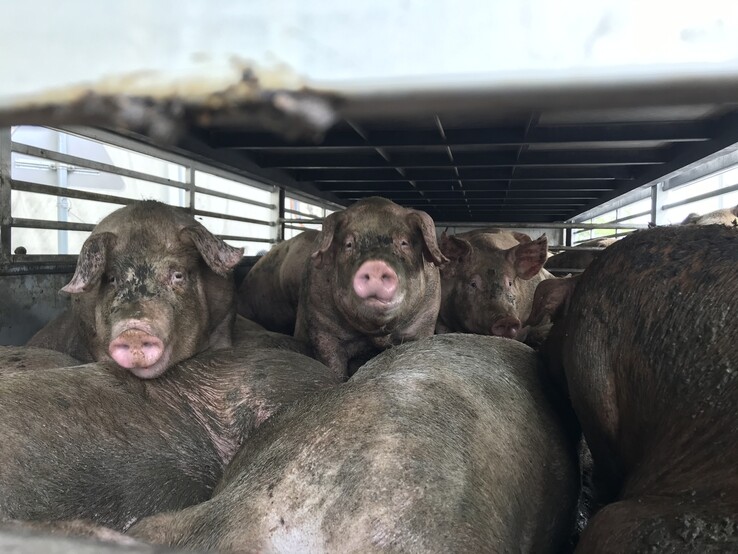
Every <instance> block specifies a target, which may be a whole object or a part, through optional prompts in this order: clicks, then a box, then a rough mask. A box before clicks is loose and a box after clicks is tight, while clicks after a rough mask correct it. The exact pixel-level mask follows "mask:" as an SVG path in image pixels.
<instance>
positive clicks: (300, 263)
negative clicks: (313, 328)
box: [238, 231, 318, 335]
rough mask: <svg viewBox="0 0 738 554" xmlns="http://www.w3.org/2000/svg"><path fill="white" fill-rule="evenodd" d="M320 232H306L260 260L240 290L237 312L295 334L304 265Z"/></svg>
mask: <svg viewBox="0 0 738 554" xmlns="http://www.w3.org/2000/svg"><path fill="white" fill-rule="evenodd" d="M317 236H318V231H304V232H302V233H300V234H299V235H297V236H295V237H293V238H291V239H289V240H286V241H284V242H281V243H279V244H278V245H277V246H275V247H274V248H272V249H271V250H270V251H269V252H267V254H266V255H264V256H262V257H261V258H259V260H258V261H257V262H256V264H254V267H252V268H251V271H249V272H248V273H247V274H246V277H245V278H244V280H243V282H242V283H241V286H240V287H239V289H238V313H239V314H240V315H242V316H243V317H245V318H247V319H251V320H253V321H255V322H257V323H259V324H261V325H263V326H264V327H265V328H266V329H268V330H269V331H275V332H277V333H284V334H288V335H292V334H294V332H295V319H296V317H297V303H298V301H299V299H300V283H301V281H302V274H303V272H304V271H305V264H307V262H308V260H309V259H310V255H311V254H312V253H313V250H314V249H313V243H314V242H315V238H316V237H317Z"/></svg>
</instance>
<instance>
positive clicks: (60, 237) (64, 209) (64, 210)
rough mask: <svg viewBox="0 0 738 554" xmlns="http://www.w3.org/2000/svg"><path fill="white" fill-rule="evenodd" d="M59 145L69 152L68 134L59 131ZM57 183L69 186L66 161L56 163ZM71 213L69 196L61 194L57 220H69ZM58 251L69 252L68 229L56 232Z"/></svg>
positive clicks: (60, 149) (62, 186)
mask: <svg viewBox="0 0 738 554" xmlns="http://www.w3.org/2000/svg"><path fill="white" fill-rule="evenodd" d="M57 145H58V146H59V152H60V153H62V154H68V153H69V152H68V148H67V135H66V134H64V133H59V140H58V142H57ZM56 184H57V186H58V187H59V188H61V189H66V188H68V187H69V168H68V167H67V166H66V164H64V163H60V162H58V163H57V164H56ZM68 215H69V198H67V197H66V196H59V198H58V199H57V201H56V220H57V221H67V220H68V219H69V218H68ZM56 248H57V250H56V253H57V254H69V231H67V230H66V229H59V230H58V231H57V232H56Z"/></svg>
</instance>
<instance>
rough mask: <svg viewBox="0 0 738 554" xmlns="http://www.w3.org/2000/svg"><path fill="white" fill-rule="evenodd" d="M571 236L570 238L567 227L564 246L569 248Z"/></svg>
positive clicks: (569, 230) (570, 234) (569, 229)
mask: <svg viewBox="0 0 738 554" xmlns="http://www.w3.org/2000/svg"><path fill="white" fill-rule="evenodd" d="M571 236H572V233H571V227H569V228H568V229H566V244H565V246H571Z"/></svg>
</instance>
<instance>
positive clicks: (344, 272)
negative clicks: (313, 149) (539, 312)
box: [295, 197, 447, 377]
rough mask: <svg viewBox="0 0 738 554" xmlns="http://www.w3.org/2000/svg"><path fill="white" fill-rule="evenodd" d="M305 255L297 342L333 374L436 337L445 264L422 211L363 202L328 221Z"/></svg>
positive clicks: (430, 221) (373, 199)
mask: <svg viewBox="0 0 738 554" xmlns="http://www.w3.org/2000/svg"><path fill="white" fill-rule="evenodd" d="M310 258H311V259H310V262H309V263H307V264H306V265H305V271H304V275H303V281H302V284H301V287H300V300H299V303H298V307H297V323H296V326H295V337H296V338H298V339H300V340H302V341H304V342H307V343H309V344H310V345H311V347H312V348H313V351H314V354H315V356H316V358H317V359H318V360H320V361H321V362H323V363H325V364H326V365H327V366H328V367H330V368H331V369H332V370H334V371H335V372H336V373H337V374H339V375H342V376H344V377H346V376H348V373H349V371H348V368H349V362H350V361H352V360H357V359H358V360H366V359H367V358H368V357H371V356H372V355H374V354H376V353H378V352H380V351H381V350H384V349H385V348H388V347H390V346H392V345H395V344H400V343H402V342H404V341H409V340H415V339H417V338H420V337H424V336H430V335H432V334H433V331H434V328H435V321H436V319H437V317H438V309H439V306H440V302H441V287H440V278H439V274H438V266H440V265H441V264H443V263H444V262H445V261H447V260H446V258H445V256H444V255H443V254H442V253H441V251H440V249H439V248H438V241H437V239H436V232H435V225H434V223H433V219H431V217H430V216H429V215H428V214H427V213H425V212H422V211H419V210H412V209H408V208H403V207H401V206H398V205H397V204H395V203H394V202H392V201H390V200H387V199H385V198H380V197H369V198H365V199H363V200H360V201H359V202H356V203H355V204H353V205H352V206H351V207H349V208H347V209H346V210H343V211H340V212H335V213H332V214H331V215H329V216H328V217H327V218H326V219H325V221H324V222H323V229H322V231H321V232H320V234H319V235H318V236H317V237H316V239H315V243H314V245H313V252H312V253H311V255H310ZM355 365H356V363H354V364H352V366H355Z"/></svg>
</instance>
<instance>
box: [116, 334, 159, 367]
mask: <svg viewBox="0 0 738 554" xmlns="http://www.w3.org/2000/svg"><path fill="white" fill-rule="evenodd" d="M108 352H109V353H110V357H111V358H113V360H115V362H116V363H117V364H118V365H120V366H121V367H124V368H126V369H133V368H147V367H151V366H152V365H154V364H155V363H156V362H158V361H159V360H160V359H161V356H162V354H163V353H164V343H163V342H162V341H161V339H159V338H157V337H155V336H154V335H150V334H149V333H146V332H145V331H142V330H141V329H128V330H127V331H123V332H122V333H121V334H120V335H118V336H117V337H116V338H115V339H113V340H112V341H111V342H110V346H109V348H108Z"/></svg>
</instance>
